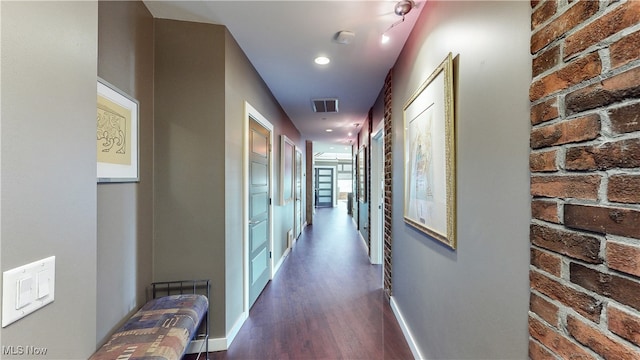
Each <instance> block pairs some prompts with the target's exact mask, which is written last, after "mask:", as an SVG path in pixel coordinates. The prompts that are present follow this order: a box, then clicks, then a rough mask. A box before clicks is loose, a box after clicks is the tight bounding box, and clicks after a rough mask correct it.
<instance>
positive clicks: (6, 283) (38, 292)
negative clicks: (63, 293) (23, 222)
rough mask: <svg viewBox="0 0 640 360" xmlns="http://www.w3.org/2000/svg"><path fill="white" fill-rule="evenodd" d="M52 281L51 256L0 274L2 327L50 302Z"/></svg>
mask: <svg viewBox="0 0 640 360" xmlns="http://www.w3.org/2000/svg"><path fill="white" fill-rule="evenodd" d="M55 280H56V257H55V256H50V257H48V258H46V259H42V260H38V261H34V262H32V263H29V264H27V265H22V266H19V267H17V268H14V269H11V270H7V271H5V272H3V273H2V317H1V318H2V327H6V326H8V325H9V324H11V323H13V322H14V321H17V320H19V319H21V318H23V317H25V316H27V315H29V314H31V313H32V312H34V311H36V310H38V309H40V308H41V307H43V306H45V305H47V304H50V303H52V302H53V300H54V297H55V292H56V290H55V287H56V282H55Z"/></svg>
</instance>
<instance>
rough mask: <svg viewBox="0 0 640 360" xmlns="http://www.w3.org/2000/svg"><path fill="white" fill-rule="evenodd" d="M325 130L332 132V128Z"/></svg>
mask: <svg viewBox="0 0 640 360" xmlns="http://www.w3.org/2000/svg"><path fill="white" fill-rule="evenodd" d="M325 131H326V132H332V131H333V130H332V129H327V130H325Z"/></svg>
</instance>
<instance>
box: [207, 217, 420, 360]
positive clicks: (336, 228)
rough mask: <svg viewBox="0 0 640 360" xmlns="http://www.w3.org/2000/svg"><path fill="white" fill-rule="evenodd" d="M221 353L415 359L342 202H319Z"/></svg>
mask: <svg viewBox="0 0 640 360" xmlns="http://www.w3.org/2000/svg"><path fill="white" fill-rule="evenodd" d="M314 219H315V220H314V221H315V223H314V225H312V226H308V227H307V228H306V229H305V230H304V232H303V234H302V235H301V236H300V238H299V239H298V241H297V243H296V245H295V246H294V248H293V250H292V251H291V253H290V254H289V256H288V257H287V259H286V260H285V261H284V264H283V265H282V267H281V268H280V270H279V272H278V273H277V274H276V276H275V278H274V279H273V280H272V281H271V282H270V283H269V284H268V285H267V287H266V288H265V290H264V291H263V293H262V294H261V295H260V297H259V298H258V300H257V301H256V303H255V305H254V306H253V308H252V309H251V311H250V313H249V314H250V315H249V319H248V320H247V321H246V322H245V324H244V326H243V327H242V329H241V330H240V332H239V333H238V335H237V336H236V338H235V340H234V341H233V343H232V344H231V346H230V348H229V350H228V351H220V352H214V353H211V354H210V356H209V358H210V359H212V360H219V359H283V360H286V359H412V358H413V356H412V354H411V350H410V349H409V346H408V345H407V342H406V341H405V339H404V337H403V335H402V331H401V329H400V327H399V326H398V324H397V321H396V319H395V317H394V316H393V312H392V310H391V308H390V306H389V303H388V301H387V300H386V296H385V295H384V293H383V290H382V270H381V266H379V265H371V264H370V263H369V260H368V257H367V254H366V247H365V246H364V244H363V242H362V240H360V238H359V236H358V233H357V231H356V229H355V226H354V224H353V222H352V220H351V218H350V217H349V216H348V215H347V212H346V209H345V207H344V205H342V207H338V208H320V209H317V212H316V215H315V218H314Z"/></svg>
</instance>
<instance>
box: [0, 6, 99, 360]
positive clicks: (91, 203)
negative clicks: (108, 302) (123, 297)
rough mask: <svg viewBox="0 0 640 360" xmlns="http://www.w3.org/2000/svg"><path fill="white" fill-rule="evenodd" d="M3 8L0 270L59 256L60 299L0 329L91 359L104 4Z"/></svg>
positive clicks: (5, 335)
mask: <svg viewBox="0 0 640 360" xmlns="http://www.w3.org/2000/svg"><path fill="white" fill-rule="evenodd" d="M0 7H1V9H2V10H1V13H2V15H1V23H2V24H1V28H2V31H1V32H2V35H1V41H0V43H1V45H0V46H1V49H2V51H1V60H0V61H1V66H0V69H1V70H0V71H1V72H2V75H1V78H2V81H1V87H2V95H1V96H2V97H1V103H2V108H1V112H0V116H1V123H0V126H1V142H2V150H1V151H2V164H1V170H0V174H1V183H2V188H1V194H0V195H1V200H0V202H1V207H2V218H1V224H2V228H1V232H0V239H1V242H0V253H1V255H0V261H1V266H0V267H1V269H0V270H2V271H6V270H9V269H11V268H14V267H16V266H20V265H24V264H27V263H30V262H32V261H35V260H38V259H42V258H44V257H47V256H51V255H55V256H56V279H55V280H56V285H55V290H56V291H55V301H54V302H53V303H51V304H49V305H47V306H45V307H44V308H42V309H40V310H38V311H36V312H35V313H33V314H31V315H28V316H27V317H25V318H23V319H21V320H19V321H17V322H15V323H13V324H11V325H9V326H7V327H5V328H3V329H1V330H0V335H1V337H2V340H1V345H3V346H12V345H13V346H36V347H42V348H47V355H46V356H40V357H38V358H42V359H86V358H87V357H88V356H89V355H90V354H91V353H93V351H94V350H95V345H96V343H95V342H96V145H95V131H96V125H95V116H96V115H95V114H96V112H95V111H96V68H97V41H98V35H97V30H98V7H97V3H96V2H88V1H83V2H7V1H2V2H1V3H0ZM2 357H3V359H4V358H6V359H10V358H12V357H11V356H5V355H4V354H3V356H2ZM14 358H27V357H25V356H24V355H23V356H16V357H14Z"/></svg>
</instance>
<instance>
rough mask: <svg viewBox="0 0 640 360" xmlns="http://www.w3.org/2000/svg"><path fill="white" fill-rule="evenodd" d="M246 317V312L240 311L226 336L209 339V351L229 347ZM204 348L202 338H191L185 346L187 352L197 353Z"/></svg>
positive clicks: (222, 349)
mask: <svg viewBox="0 0 640 360" xmlns="http://www.w3.org/2000/svg"><path fill="white" fill-rule="evenodd" d="M247 318H248V315H247V313H246V312H245V313H242V314H241V315H240V317H239V318H238V320H236V323H235V324H233V327H232V328H231V330H230V331H229V333H228V334H227V337H224V338H215V339H209V352H212V351H225V350H227V349H229V346H230V345H231V342H232V341H233V339H235V338H236V335H238V332H239V331H240V328H241V327H242V325H244V322H245V321H246V320H247ZM201 349H202V350H201ZM204 350H205V346H204V344H203V340H193V341H192V342H191V343H189V346H188V347H187V354H197V353H199V352H200V351H204Z"/></svg>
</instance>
